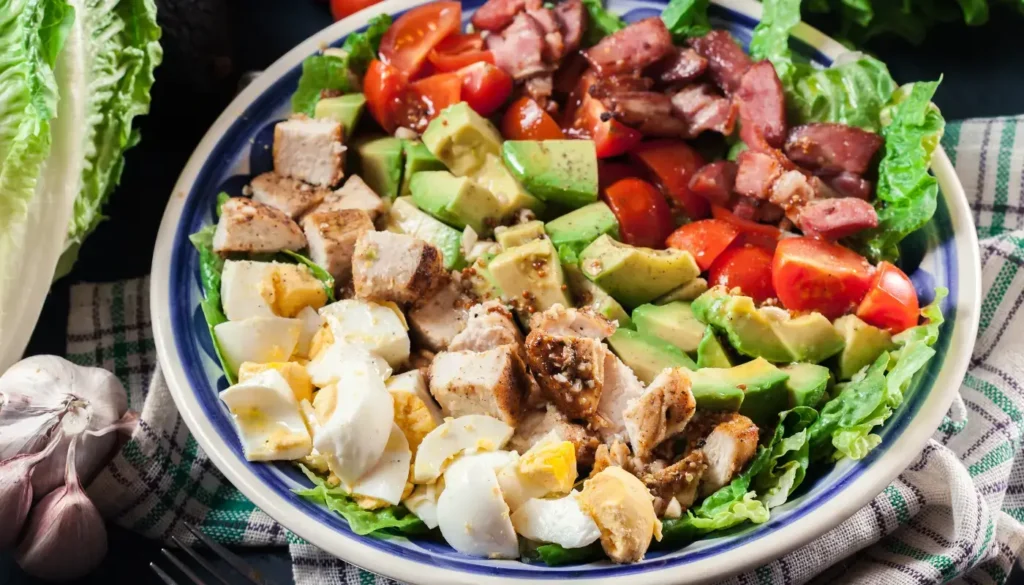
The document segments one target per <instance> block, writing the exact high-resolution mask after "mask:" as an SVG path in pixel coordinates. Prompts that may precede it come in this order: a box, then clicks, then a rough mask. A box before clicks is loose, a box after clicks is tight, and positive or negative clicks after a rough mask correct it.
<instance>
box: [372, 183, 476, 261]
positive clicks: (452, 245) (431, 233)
mask: <svg viewBox="0 0 1024 585" xmlns="http://www.w3.org/2000/svg"><path fill="white" fill-rule="evenodd" d="M387 229H388V231H392V232H398V233H402V234H408V235H410V236H415V237H417V238H419V239H421V240H423V241H425V242H427V243H429V244H433V245H434V246H435V247H436V248H437V249H438V250H440V251H441V255H442V256H443V257H444V267H445V268H446V269H448V270H459V269H462V268H464V267H465V266H466V258H465V256H464V255H463V253H462V232H460V231H459V230H457V229H455V228H453V227H451V226H448V225H446V224H444V223H442V222H441V221H439V220H437V219H434V218H433V217H431V216H430V215H429V214H427V213H424V212H422V211H420V209H419V208H417V207H416V205H415V204H414V203H413V202H412V199H411V198H410V197H399V198H398V199H395V202H394V203H393V204H392V205H391V211H389V212H388V221H387Z"/></svg>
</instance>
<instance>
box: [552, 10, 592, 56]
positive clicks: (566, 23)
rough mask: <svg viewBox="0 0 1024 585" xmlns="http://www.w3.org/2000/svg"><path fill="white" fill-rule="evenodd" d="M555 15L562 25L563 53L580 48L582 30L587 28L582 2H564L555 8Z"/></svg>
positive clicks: (585, 12) (585, 13)
mask: <svg viewBox="0 0 1024 585" xmlns="http://www.w3.org/2000/svg"><path fill="white" fill-rule="evenodd" d="M555 14H556V15H557V16H558V19H559V20H560V21H561V23H562V41H563V42H564V43H565V52H566V53H569V52H570V51H575V50H576V49H578V48H580V41H582V40H583V30H584V29H585V28H586V26H587V11H586V10H584V9H583V2H582V1H581V0H565V2H562V3H561V4H559V5H558V6H555Z"/></svg>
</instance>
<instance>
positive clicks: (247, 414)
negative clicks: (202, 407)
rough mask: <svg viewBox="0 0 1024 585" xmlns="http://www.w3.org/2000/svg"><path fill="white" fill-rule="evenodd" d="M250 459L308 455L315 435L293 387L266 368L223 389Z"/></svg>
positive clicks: (274, 459) (277, 459)
mask: <svg viewBox="0 0 1024 585" xmlns="http://www.w3.org/2000/svg"><path fill="white" fill-rule="evenodd" d="M220 399H221V400H222V401H224V403H225V404H226V405H227V407H228V410H230V411H231V418H232V420H233V421H234V423H235V428H236V429H237V431H238V437H239V439H240V440H241V442H242V449H243V450H244V452H245V458H246V459H247V460H249V461H291V460H294V459H299V458H301V457H305V456H306V455H309V453H310V451H311V450H312V448H313V443H312V439H311V438H310V435H309V430H308V429H307V428H306V423H305V421H303V418H302V413H301V411H300V409H299V403H298V401H297V400H296V399H295V394H293V393H292V389H291V387H290V386H289V385H288V382H287V381H286V380H285V379H284V376H282V375H281V373H280V372H278V371H277V370H267V371H265V372H262V373H260V374H257V375H255V376H253V377H251V378H249V379H248V380H246V381H245V382H242V383H239V384H235V385H234V386H231V387H230V388H228V389H227V390H224V391H223V392H221V393H220Z"/></svg>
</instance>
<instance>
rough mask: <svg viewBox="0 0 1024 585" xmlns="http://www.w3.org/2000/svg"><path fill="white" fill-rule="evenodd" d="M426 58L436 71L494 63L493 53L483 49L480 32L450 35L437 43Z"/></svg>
mask: <svg viewBox="0 0 1024 585" xmlns="http://www.w3.org/2000/svg"><path fill="white" fill-rule="evenodd" d="M427 58H428V59H430V62H431V63H432V64H433V65H434V68H435V69H437V70H438V71H456V70H459V69H462V68H463V67H467V66H469V65H472V64H473V63H480V62H483V63H490V64H492V65H493V64H494V53H492V52H490V51H488V50H486V49H484V39H483V37H482V36H480V33H473V34H469V35H452V36H450V37H448V38H446V39H444V40H443V41H441V42H440V43H438V45H437V46H436V47H434V48H433V49H432V50H431V51H430V54H429V55H427Z"/></svg>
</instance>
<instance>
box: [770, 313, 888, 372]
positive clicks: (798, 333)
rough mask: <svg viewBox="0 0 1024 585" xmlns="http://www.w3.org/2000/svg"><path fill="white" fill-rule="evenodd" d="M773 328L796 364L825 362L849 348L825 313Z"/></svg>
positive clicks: (781, 323)
mask: <svg viewBox="0 0 1024 585" xmlns="http://www.w3.org/2000/svg"><path fill="white" fill-rule="evenodd" d="M772 328H773V329H774V330H775V335H776V336H777V337H778V338H779V339H780V340H781V341H782V344H783V345H784V346H786V349H787V350H789V356H790V361H794V362H811V363H818V362H822V361H825V360H826V359H828V358H830V357H832V356H834V355H836V354H837V353H839V352H841V351H843V346H844V345H845V341H843V336H842V335H840V334H839V332H837V331H836V328H835V327H833V326H832V323H831V322H830V321H829V320H828V319H826V318H825V316H824V315H822V314H821V313H810V314H807V315H800V316H799V317H793V318H792V319H788V320H785V321H776V322H774V323H773V324H772ZM875 357H878V356H875Z"/></svg>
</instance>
